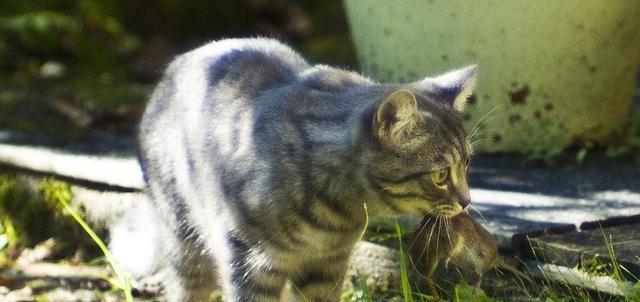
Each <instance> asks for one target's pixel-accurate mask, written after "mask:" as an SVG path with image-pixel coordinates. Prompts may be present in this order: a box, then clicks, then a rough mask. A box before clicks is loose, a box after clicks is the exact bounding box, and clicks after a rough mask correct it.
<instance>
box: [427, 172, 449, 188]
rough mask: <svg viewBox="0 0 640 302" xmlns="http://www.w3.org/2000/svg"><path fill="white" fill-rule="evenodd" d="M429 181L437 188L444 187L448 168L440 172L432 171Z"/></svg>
mask: <svg viewBox="0 0 640 302" xmlns="http://www.w3.org/2000/svg"><path fill="white" fill-rule="evenodd" d="M431 179H432V180H433V182H434V183H435V184H436V185H438V186H442V185H444V183H445V182H446V181H447V179H449V168H442V169H440V170H436V171H433V172H432V173H431Z"/></svg>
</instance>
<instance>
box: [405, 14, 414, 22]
mask: <svg viewBox="0 0 640 302" xmlns="http://www.w3.org/2000/svg"><path fill="white" fill-rule="evenodd" d="M404 19H405V20H407V21H411V19H412V17H411V15H406V16H404Z"/></svg>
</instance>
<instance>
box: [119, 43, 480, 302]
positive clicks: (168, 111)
mask: <svg viewBox="0 0 640 302" xmlns="http://www.w3.org/2000/svg"><path fill="white" fill-rule="evenodd" d="M475 70H476V69H475V67H468V68H465V69H461V70H456V71H452V72H450V73H447V74H445V75H442V76H438V77H435V78H426V79H424V80H421V81H417V82H413V83H408V84H379V83H375V82H373V81H371V80H369V79H367V78H366V77H363V76H361V75H359V74H356V73H353V72H349V71H345V70H341V69H336V68H332V67H328V66H324V65H316V66H312V65H309V63H307V62H306V61H305V60H304V59H303V58H302V57H300V55H298V54H297V53H296V52H294V51H293V50H291V49H290V48H288V47H287V46H285V45H283V44H281V43H279V42H277V41H275V40H270V39H263V38H256V39H229V40H222V41H217V42H212V43H209V44H207V45H204V46H202V47H200V48H198V49H196V50H193V51H191V52H189V53H186V54H184V55H181V56H179V57H178V58H177V59H175V60H174V61H173V63H171V65H170V66H169V67H168V69H167V71H166V73H165V75H164V78H163V79H162V80H161V82H160V83H159V84H158V86H157V88H156V89H155V92H154V93H153V96H152V97H151V101H150V103H149V105H148V107H147V109H146V111H145V113H144V116H143V118H142V121H141V124H140V130H139V160H140V163H141V165H142V169H143V172H144V176H145V181H146V184H147V193H148V196H149V198H150V200H152V205H153V208H152V210H153V211H150V213H151V214H149V213H147V212H149V211H147V212H145V213H147V214H146V215H140V217H137V218H136V219H139V220H136V221H140V223H141V224H142V220H143V219H147V220H148V219H152V220H153V221H155V222H154V223H153V225H154V227H155V229H156V230H157V233H156V235H155V237H153V238H155V239H154V240H157V241H154V245H156V246H158V248H159V251H158V252H157V253H156V256H155V257H156V258H157V260H156V261H157V262H160V263H161V264H162V267H163V275H162V276H163V282H164V286H165V291H166V293H167V295H168V299H169V301H172V302H178V301H207V299H208V297H209V295H210V294H211V292H213V291H214V290H216V289H218V288H220V289H221V290H222V293H223V296H224V299H225V301H229V302H235V301H238V302H239V301H265V302H266V301H278V300H279V299H280V297H281V295H283V294H284V290H283V289H284V288H293V291H294V292H295V293H294V294H293V295H294V296H297V297H300V299H301V300H304V301H338V298H339V294H340V290H341V288H340V287H341V285H342V279H343V275H344V272H345V266H346V264H347V261H348V259H349V256H350V254H351V251H352V249H353V247H354V245H355V243H356V241H357V240H358V239H359V237H360V234H361V233H362V231H363V228H365V220H366V219H367V215H369V216H371V217H373V216H379V215H395V214H401V213H402V214H415V215H424V214H426V213H428V212H431V213H432V214H434V213H435V214H436V215H446V216H451V215H454V214H456V213H458V212H460V211H462V210H463V209H464V208H465V207H466V206H467V205H468V204H469V202H470V197H469V188H468V186H467V181H466V168H467V166H468V164H469V157H470V152H471V150H470V149H471V148H470V145H469V143H468V141H467V136H466V133H465V130H464V129H463V126H462V118H461V113H460V111H461V110H462V108H463V107H464V104H465V102H466V98H467V97H468V96H469V95H470V93H471V89H472V87H473V85H474V82H475V72H476V71H475ZM365 204H366V209H368V211H367V210H366V209H365ZM149 215H151V216H149ZM143 241H144V240H143ZM129 248H130V249H145V248H148V247H144V245H143V242H142V241H141V242H138V244H137V246H136V244H131V246H130V247H129ZM147 260H148V259H147ZM285 285H286V286H285Z"/></svg>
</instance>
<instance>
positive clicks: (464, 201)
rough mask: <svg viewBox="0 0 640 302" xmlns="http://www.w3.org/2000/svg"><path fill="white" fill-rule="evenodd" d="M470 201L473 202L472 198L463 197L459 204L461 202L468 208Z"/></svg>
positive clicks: (462, 205)
mask: <svg viewBox="0 0 640 302" xmlns="http://www.w3.org/2000/svg"><path fill="white" fill-rule="evenodd" d="M470 203H471V198H461V199H459V200H458V204H460V206H461V207H462V208H463V209H465V208H467V207H468V206H469V204H470Z"/></svg>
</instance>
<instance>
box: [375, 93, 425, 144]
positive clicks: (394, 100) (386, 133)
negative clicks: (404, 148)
mask: <svg viewBox="0 0 640 302" xmlns="http://www.w3.org/2000/svg"><path fill="white" fill-rule="evenodd" d="M420 120H421V118H420V114H419V112H418V102H417V101H416V97H415V95H414V94H413V93H412V92H410V91H407V90H398V91H395V92H393V93H392V94H390V95H389V96H388V97H387V98H385V99H384V100H383V101H382V102H381V103H380V105H378V108H377V109H376V114H375V117H374V119H373V133H374V135H375V136H376V137H377V138H378V140H379V141H380V142H381V143H382V144H383V145H387V146H401V145H404V144H406V143H408V142H409V141H411V140H412V138H413V136H414V134H415V132H416V130H417V129H418V126H417V123H418V121H420Z"/></svg>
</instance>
